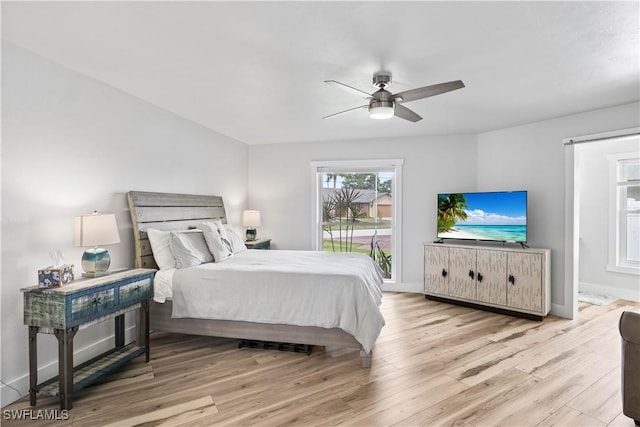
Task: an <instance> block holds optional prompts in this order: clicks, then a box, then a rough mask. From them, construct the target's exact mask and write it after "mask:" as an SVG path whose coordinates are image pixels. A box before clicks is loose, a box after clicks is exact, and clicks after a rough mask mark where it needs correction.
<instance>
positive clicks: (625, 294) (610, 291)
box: [578, 282, 640, 302]
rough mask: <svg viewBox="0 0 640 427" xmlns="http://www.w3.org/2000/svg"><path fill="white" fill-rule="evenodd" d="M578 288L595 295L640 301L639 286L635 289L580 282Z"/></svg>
mask: <svg viewBox="0 0 640 427" xmlns="http://www.w3.org/2000/svg"><path fill="white" fill-rule="evenodd" d="M578 289H579V290H580V291H582V292H588V293H590V294H596V295H607V296H610V297H614V298H619V299H624V300H627V301H635V302H640V288H638V289H637V290H632V289H623V288H618V287H614V286H611V285H601V284H598V283H588V282H580V283H579V284H578Z"/></svg>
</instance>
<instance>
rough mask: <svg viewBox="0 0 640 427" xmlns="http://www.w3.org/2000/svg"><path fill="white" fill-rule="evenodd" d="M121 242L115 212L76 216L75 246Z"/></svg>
mask: <svg viewBox="0 0 640 427" xmlns="http://www.w3.org/2000/svg"><path fill="white" fill-rule="evenodd" d="M114 243H120V234H118V224H117V223H116V216H115V215H114V214H98V213H97V212H94V213H93V214H91V215H82V216H77V217H76V218H75V228H74V233H73V244H74V245H75V246H101V245H111V244H114Z"/></svg>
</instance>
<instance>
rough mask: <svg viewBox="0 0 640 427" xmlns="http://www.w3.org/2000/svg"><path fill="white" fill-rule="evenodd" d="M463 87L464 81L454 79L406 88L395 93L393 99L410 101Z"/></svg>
mask: <svg viewBox="0 0 640 427" xmlns="http://www.w3.org/2000/svg"><path fill="white" fill-rule="evenodd" d="M463 87H464V83H462V80H454V81H452V82H446V83H438V84H436V85H431V86H424V87H419V88H416V89H410V90H405V91H404V92H399V93H396V94H395V95H393V99H394V100H396V101H400V102H410V101H415V100H416V99H422V98H428V97H430V96H435V95H440V94H441V93H446V92H451V91H452V90H456V89H462V88H463ZM399 98H402V99H399Z"/></svg>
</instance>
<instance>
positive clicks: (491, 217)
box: [438, 191, 527, 244]
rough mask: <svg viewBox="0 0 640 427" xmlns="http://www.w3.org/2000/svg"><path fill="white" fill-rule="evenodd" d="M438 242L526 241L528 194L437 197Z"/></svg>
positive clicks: (444, 195) (454, 194)
mask: <svg viewBox="0 0 640 427" xmlns="http://www.w3.org/2000/svg"><path fill="white" fill-rule="evenodd" d="M438 239H462V240H491V241H498V242H518V243H522V244H524V243H525V242H526V241H527V192H526V191H499V192H498V191H496V192H483V193H480V192H475V193H443V194H438Z"/></svg>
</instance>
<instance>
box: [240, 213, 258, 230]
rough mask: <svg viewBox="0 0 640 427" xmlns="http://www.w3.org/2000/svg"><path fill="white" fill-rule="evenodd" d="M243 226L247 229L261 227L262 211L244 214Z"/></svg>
mask: <svg viewBox="0 0 640 427" xmlns="http://www.w3.org/2000/svg"><path fill="white" fill-rule="evenodd" d="M242 225H243V226H245V227H260V225H262V224H261V223H260V211H244V212H242Z"/></svg>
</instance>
